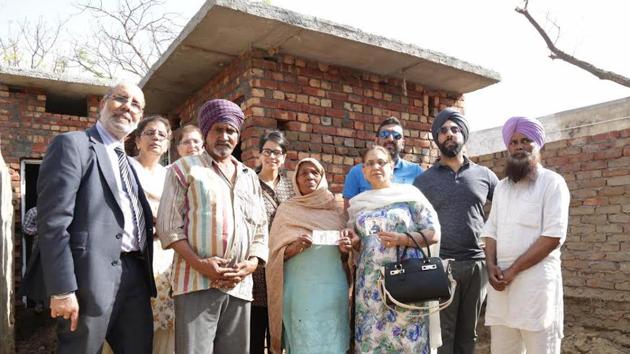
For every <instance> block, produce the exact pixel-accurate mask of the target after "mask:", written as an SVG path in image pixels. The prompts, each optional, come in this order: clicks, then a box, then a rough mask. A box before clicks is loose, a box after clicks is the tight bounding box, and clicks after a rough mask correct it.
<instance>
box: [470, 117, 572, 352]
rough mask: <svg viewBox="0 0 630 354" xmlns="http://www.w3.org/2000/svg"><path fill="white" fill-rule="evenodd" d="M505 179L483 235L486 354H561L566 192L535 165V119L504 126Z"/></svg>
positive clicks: (539, 133)
mask: <svg viewBox="0 0 630 354" xmlns="http://www.w3.org/2000/svg"><path fill="white" fill-rule="evenodd" d="M503 141H504V142H505V145H506V146H507V150H508V157H507V164H506V167H505V175H506V178H504V179H503V180H501V181H500V182H499V184H498V185H497V187H496V189H495V190H494V199H493V200H492V209H491V211H490V216H489V218H488V221H487V222H486V225H485V227H484V230H483V233H482V236H483V237H484V239H485V243H486V263H487V269H488V277H489V282H490V285H492V287H491V288H489V289H488V302H487V305H486V325H487V326H490V327H491V329H490V333H491V351H492V353H502V354H503V353H549V354H555V353H560V343H561V339H562V337H563V320H564V314H563V306H564V305H563V300H562V273H561V269H560V247H561V246H562V243H563V242H564V240H565V238H566V234H567V225H568V219H569V199H570V195H569V189H568V188H567V184H566V182H565V181H564V178H563V177H562V176H560V175H559V174H557V173H556V172H553V171H551V170H548V169H546V168H544V167H542V165H541V162H540V149H541V148H542V146H543V145H544V143H545V130H544V128H543V127H542V125H541V124H540V122H538V121H537V120H535V119H530V118H524V117H513V118H510V119H508V121H507V122H506V123H505V125H504V126H503Z"/></svg>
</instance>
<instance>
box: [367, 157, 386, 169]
mask: <svg viewBox="0 0 630 354" xmlns="http://www.w3.org/2000/svg"><path fill="white" fill-rule="evenodd" d="M387 164H389V161H387V160H383V159H378V160H367V161H365V165H366V166H367V167H370V168H374V167H376V166H377V165H378V166H379V167H385V166H386V165H387Z"/></svg>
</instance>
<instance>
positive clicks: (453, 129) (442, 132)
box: [440, 125, 462, 134]
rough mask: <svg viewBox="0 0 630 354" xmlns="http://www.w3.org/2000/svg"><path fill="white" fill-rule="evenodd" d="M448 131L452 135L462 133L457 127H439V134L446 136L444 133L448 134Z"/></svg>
mask: <svg viewBox="0 0 630 354" xmlns="http://www.w3.org/2000/svg"><path fill="white" fill-rule="evenodd" d="M449 130H450V131H451V133H453V134H457V133H461V132H462V128H460V127H458V126H456V125H451V126H450V127H440V134H446V133H448V131H449Z"/></svg>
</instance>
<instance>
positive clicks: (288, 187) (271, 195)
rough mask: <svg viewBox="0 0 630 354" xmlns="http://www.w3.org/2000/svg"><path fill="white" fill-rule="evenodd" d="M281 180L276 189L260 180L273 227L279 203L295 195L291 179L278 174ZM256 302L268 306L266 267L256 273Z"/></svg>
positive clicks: (254, 291) (253, 303)
mask: <svg viewBox="0 0 630 354" xmlns="http://www.w3.org/2000/svg"><path fill="white" fill-rule="evenodd" d="M278 178H279V181H278V184H276V190H275V191H274V190H273V189H272V188H271V187H269V186H268V185H267V184H266V183H265V182H263V181H260V187H261V188H262V193H263V201H264V202H265V210H266V211H267V225H268V226H269V228H271V222H272V221H273V217H274V216H275V215H276V210H277V209H278V205H280V203H282V202H284V201H285V200H288V199H290V198H291V197H293V196H295V191H294V190H293V185H292V184H291V181H290V180H289V179H288V178H286V177H285V176H283V175H280V176H278ZM252 276H253V279H254V289H253V293H254V302H252V305H253V306H263V307H267V284H266V282H265V268H264V267H258V268H256V271H255V272H254V274H252Z"/></svg>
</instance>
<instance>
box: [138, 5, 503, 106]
mask: <svg viewBox="0 0 630 354" xmlns="http://www.w3.org/2000/svg"><path fill="white" fill-rule="evenodd" d="M252 48H259V49H264V50H270V51H272V52H279V53H283V54H290V55H295V56H298V57H303V58H306V59H310V60H314V61H319V62H323V63H327V64H331V65H338V66H344V67H348V68H352V69H357V70H361V71H366V72H371V73H375V74H380V75H386V76H391V77H396V78H403V77H404V78H405V79H406V80H407V81H409V82H415V83H419V84H421V85H423V86H425V87H429V88H433V89H442V90H446V91H450V92H455V93H467V92H471V91H474V90H478V89H480V88H483V87H485V86H488V85H491V84H494V83H496V82H498V81H499V80H500V76H499V74H498V73H496V72H494V71H492V70H488V69H485V68H482V67H480V66H477V65H474V64H470V63H467V62H464V61H461V60H459V59H456V58H453V57H449V56H447V55H444V54H442V53H438V52H435V51H431V50H426V49H423V48H419V47H417V46H414V45H410V44H406V43H402V42H399V41H395V40H390V39H387V38H384V37H381V36H376V35H373V34H368V33H365V32H362V31H361V30H358V29H356V28H352V27H349V26H344V25H340V24H337V23H334V22H330V21H326V20H322V19H318V18H315V17H311V16H305V15H301V14H298V13H295V12H292V11H289V10H286V9H282V8H277V7H273V6H269V5H265V4H263V3H260V2H257V3H250V2H247V1H240V0H234V1H228V0H214V1H213V0H209V1H207V2H206V3H205V4H204V5H203V6H202V7H201V9H200V10H199V11H198V12H197V14H196V15H195V16H194V17H193V18H192V19H191V20H190V22H189V23H188V25H187V26H186V27H185V28H184V30H183V31H182V33H181V34H180V35H179V37H178V38H177V39H176V40H175V41H174V42H173V43H172V44H171V46H170V47H169V49H168V50H167V51H166V53H165V54H164V55H163V56H162V57H161V58H160V59H159V60H158V61H157V62H156V63H155V64H154V65H153V67H152V68H151V70H150V71H149V73H147V75H146V76H145V77H144V78H143V79H142V81H141V83H140V85H141V87H143V89H144V90H145V95H146V96H147V108H148V110H149V111H150V112H155V113H167V112H169V111H170V110H172V109H174V108H175V107H176V105H177V104H178V103H181V101H180V102H176V101H177V100H172V99H165V97H163V94H165V93H168V92H171V93H177V97H184V96H190V95H191V94H192V93H194V92H195V91H197V90H198V89H199V88H201V87H202V86H203V85H204V84H205V83H206V82H208V81H209V80H210V79H211V78H212V77H213V76H214V75H216V74H217V73H218V72H219V71H220V70H221V66H220V65H221V64H227V62H229V61H230V60H231V59H232V58H235V57H237V56H238V55H240V54H242V53H244V52H246V51H247V50H250V49H252ZM197 51H198V52H201V53H203V54H200V53H196V52H197ZM182 78H187V79H182ZM180 94H181V96H180Z"/></svg>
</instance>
